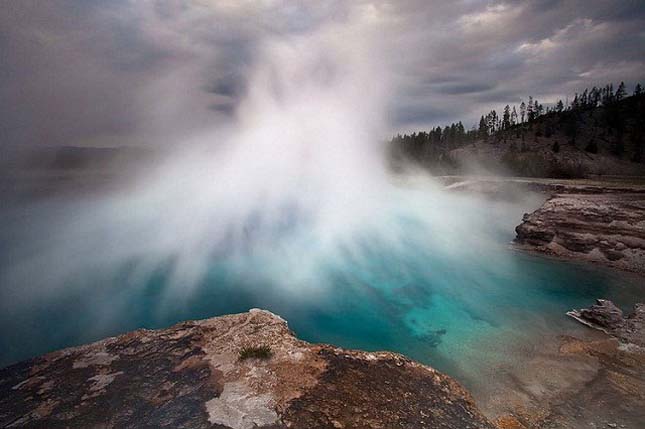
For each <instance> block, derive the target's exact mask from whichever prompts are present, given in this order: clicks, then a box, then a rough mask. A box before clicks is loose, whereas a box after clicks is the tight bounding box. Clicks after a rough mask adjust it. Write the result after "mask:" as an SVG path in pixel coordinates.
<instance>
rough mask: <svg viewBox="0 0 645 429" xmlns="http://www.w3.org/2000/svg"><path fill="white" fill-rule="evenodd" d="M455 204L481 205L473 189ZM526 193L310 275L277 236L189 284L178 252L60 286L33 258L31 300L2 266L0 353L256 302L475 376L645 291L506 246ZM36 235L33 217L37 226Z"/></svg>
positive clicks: (354, 341) (304, 322) (15, 258)
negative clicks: (587, 309) (610, 303)
mask: <svg viewBox="0 0 645 429" xmlns="http://www.w3.org/2000/svg"><path fill="white" fill-rule="evenodd" d="M451 204H452V203H451ZM454 204H456V205H457V206H458V208H461V209H463V210H465V211H467V210H471V209H472V210H475V206H473V205H471V203H470V202H469V201H468V200H467V199H464V200H463V201H462V200H460V201H457V202H455V203H454ZM525 205H526V204H524V205H523V204H519V205H518V204H511V203H499V202H489V203H481V202H478V204H477V206H476V209H477V210H478V211H479V212H478V213H479V214H478V218H479V219H480V221H479V222H478V223H477V224H473V223H468V227H471V228H472V227H473V226H477V227H478V228H481V229H485V230H486V231H485V235H486V237H488V238H490V239H487V240H483V239H482V237H481V236H480V235H479V234H478V232H477V231H472V233H463V232H461V233H460V232H459V228H456V227H455V228H454V229H453V230H452V231H451V234H448V235H446V234H443V233H440V232H439V229H441V231H445V229H446V228H450V226H446V225H445V224H444V225H441V226H432V223H430V224H427V223H423V222H416V221H415V220H413V219H410V218H406V217H405V216H403V217H400V218H398V219H397V221H396V222H395V227H392V228H389V229H388V231H390V234H391V235H392V234H393V235H396V237H397V240H396V243H395V244H393V243H392V242H391V241H389V240H382V239H380V238H379V237H378V236H376V237H373V236H369V234H368V235H362V236H360V237H353V238H352V240H351V242H349V243H346V245H343V244H339V245H338V246H337V247H335V248H334V251H333V252H331V253H324V252H320V251H317V250H316V253H317V254H318V255H319V256H318V259H324V261H322V262H321V261H320V260H318V261H317V264H316V266H317V271H315V273H316V275H315V276H305V275H302V270H301V268H302V267H300V266H299V265H302V264H311V260H310V259H309V258H305V257H300V255H297V254H296V255H295V256H294V255H289V256H288V255H287V253H289V252H294V248H293V246H287V245H285V246H281V245H280V240H279V239H276V243H275V246H274V247H272V249H271V251H270V252H269V253H270V254H271V255H270V256H271V257H270V258H269V259H267V258H266V257H267V252H266V251H264V252H263V253H262V254H258V253H257V252H248V254H245V256H244V257H243V258H240V257H236V258H235V259H234V260H233V259H232V258H231V257H230V255H229V254H228V253H227V251H225V250H222V251H221V252H219V253H215V254H213V255H212V257H211V258H210V259H209V261H210V263H209V266H208V269H207V271H206V273H205V275H203V276H202V277H200V279H199V280H198V281H196V282H195V283H194V284H192V285H191V286H190V288H189V290H182V292H181V293H177V290H176V286H175V285H174V284H173V281H172V274H171V272H172V267H173V264H176V261H175V260H174V259H173V258H172V257H168V258H167V259H166V260H165V261H164V263H157V264H155V265H154V267H153V268H152V269H151V268H150V267H149V265H150V264H149V263H148V262H146V261H144V260H143V259H141V260H139V259H136V258H130V259H129V260H128V261H126V262H121V263H119V264H116V265H113V264H110V266H109V269H104V270H101V269H95V268H92V269H89V268H88V269H87V270H83V269H81V270H79V271H77V272H75V274H74V276H75V277H74V278H73V279H72V280H69V278H66V280H65V281H66V282H67V283H66V284H64V287H61V288H57V289H55V292H51V291H47V293H45V289H46V288H47V284H46V282H45V283H43V284H42V285H40V284H39V283H38V282H41V283H42V282H43V281H42V279H43V278H47V270H48V269H50V268H48V267H47V266H43V267H42V271H43V272H42V273H39V272H38V271H39V268H38V266H37V265H28V267H29V270H33V272H30V271H29V270H27V269H25V271H26V272H27V274H26V276H27V278H33V279H34V284H30V285H29V286H30V290H31V293H32V294H31V295H30V297H29V299H23V298H22V297H21V295H20V290H21V289H20V288H19V287H12V286H13V285H12V284H10V282H9V280H8V279H10V277H9V276H5V277H0V278H3V279H4V284H3V288H4V289H3V300H2V303H1V304H0V306H1V310H2V311H1V313H0V365H7V364H10V363H12V362H15V361H18V360H20V359H24V358H28V357H31V356H34V355H37V354H41V353H44V352H47V351H50V350H54V349H58V348H61V347H65V346H70V345H76V344H81V343H85V342H88V341H92V340H96V339H99V338H102V337H105V336H108V335H113V334H117V333H122V332H126V331H129V330H133V329H137V328H141V327H146V328H161V327H165V326H169V325H171V324H173V323H175V322H179V321H182V320H187V319H200V318H207V317H212V316H217V315H222V314H227V313H235V312H242V311H246V310H248V309H249V308H253V307H261V308H265V309H268V310H271V311H273V312H275V313H277V314H279V315H280V316H282V317H283V318H285V319H286V320H288V322H289V325H290V327H291V328H292V329H293V330H294V331H295V333H296V334H297V335H298V336H299V337H300V338H302V339H305V340H308V341H311V342H324V343H331V344H335V345H339V346H343V347H350V348H360V349H367V350H393V351H397V352H401V353H404V354H406V355H408V356H410V357H412V358H414V359H417V360H419V361H422V362H424V363H427V364H430V365H432V366H433V367H435V368H437V369H439V370H442V371H444V372H447V373H448V374H451V375H453V376H455V377H457V378H458V379H459V380H461V381H462V382H463V383H465V384H466V385H473V384H476V383H477V382H479V381H481V380H478V377H481V374H483V373H484V372H485V371H486V370H489V369H490V368H492V367H494V366H495V365H497V364H498V363H499V362H501V361H504V360H509V359H511V360H512V359H513V358H514V357H513V355H512V350H513V349H514V347H516V346H517V345H518V344H522V343H531V342H532V341H536V338H539V337H540V336H541V335H544V334H551V333H566V332H575V331H576V330H578V329H580V328H579V327H578V326H577V324H576V323H575V322H573V321H570V320H569V319H568V318H567V317H566V316H565V312H566V311H567V310H570V309H572V308H580V307H584V306H588V305H590V304H591V303H593V300H594V299H596V298H599V297H604V298H609V299H612V300H614V301H615V302H617V303H618V304H619V305H621V306H623V307H624V308H626V309H627V308H628V307H630V306H631V305H632V304H633V303H634V302H636V301H637V300H639V299H640V300H642V299H643V296H644V293H645V292H644V291H645V289H644V288H643V285H642V284H640V280H639V279H637V278H632V277H630V276H627V275H624V274H621V273H617V272H614V271H609V270H604V269H599V268H597V267H593V266H589V265H581V264H575V263H565V262H559V261H555V260H551V259H547V258H542V257H537V256H531V255H527V254H524V253H521V252H518V251H515V250H513V249H511V248H510V247H509V243H510V241H511V240H512V238H513V227H514V224H515V223H517V220H518V219H520V218H521V213H522V212H523V211H525V210H527V209H531V207H525ZM30 210H32V209H30ZM460 211H461V210H457V211H456V212H460ZM52 212H55V210H52V209H51V208H48V213H52ZM65 213H67V212H65ZM12 216H13V217H10V216H9V215H6V216H5V223H4V224H5V226H6V225H11V228H5V231H4V232H3V239H4V243H5V244H4V245H3V248H2V251H3V253H2V259H1V260H0V267H4V268H5V269H9V268H13V269H14V270H15V267H16V266H18V265H21V264H20V262H21V261H22V259H24V258H25V256H24V255H25V254H26V253H25V252H26V250H24V249H23V250H20V251H18V250H16V249H15V248H14V247H12V246H11V243H12V242H14V243H15V241H16V240H24V239H26V235H27V234H28V233H27V232H26V230H23V229H21V228H20V224H22V223H23V222H24V221H25V219H27V218H29V217H28V216H26V215H25V213H21V214H20V215H19V216H18V215H16V214H15V213H14V214H13V215H12ZM34 216H36V215H34ZM453 226H454V225H453ZM43 228H44V227H43ZM435 228H438V229H435ZM41 233H42V231H41V230H40V229H38V228H37V227H34V226H33V225H30V227H29V234H41ZM305 237H306V238H311V237H309V236H307V235H305ZM451 237H452V239H454V241H451ZM87 240H89V241H91V240H92V236H91V235H90V236H88V237H87ZM299 240H302V236H299ZM95 245H98V243H97V244H95ZM298 246H299V247H298V248H297V249H299V250H300V251H306V250H307V249H308V248H309V249H312V252H313V251H314V250H313V249H314V248H315V244H313V243H311V244H307V245H304V246H303V245H302V244H301V243H300V244H299V245H298ZM281 252H282V253H281ZM274 253H276V254H278V257H276V255H275V254H274ZM69 258H72V259H73V258H79V259H81V255H74V254H66V255H63V258H62V259H61V263H62V261H64V260H67V259H69ZM280 261H282V262H283V263H284V265H282V264H281V262H280ZM144 264H147V267H146V269H145V270H142V269H141V267H142V265H144ZM97 266H100V263H99V264H98V265H97ZM267 272H270V273H271V275H267ZM276 273H278V274H277V275H276ZM40 274H43V275H40ZM30 276H31V277H30ZM13 278H15V276H14V277H13ZM21 278H25V277H24V276H23V277H21ZM57 279H58V277H56V276H53V277H52V282H54V281H61V280H57ZM281 280H282V281H281ZM39 288H42V289H39ZM34 291H35V292H34ZM41 292H42V293H41Z"/></svg>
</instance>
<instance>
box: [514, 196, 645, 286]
mask: <svg viewBox="0 0 645 429" xmlns="http://www.w3.org/2000/svg"><path fill="white" fill-rule="evenodd" d="M515 232H516V233H517V237H516V239H515V241H516V243H517V244H518V246H519V247H520V248H522V249H525V250H532V251H537V252H541V253H546V254H550V255H554V256H558V257H564V258H569V259H577V260H583V261H590V262H597V263H601V264H603V265H608V266H611V267H614V268H618V269H621V270H625V271H632V272H636V273H639V274H645V193H621V192H616V193H600V194H557V195H555V196H553V197H551V198H550V199H549V200H547V201H546V202H545V203H544V205H543V206H542V207H540V208H539V209H538V210H536V211H535V212H533V213H531V214H528V213H527V214H525V215H524V217H523V219H522V223H521V224H520V225H518V226H517V227H516V228H515Z"/></svg>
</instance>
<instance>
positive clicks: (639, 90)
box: [634, 83, 643, 96]
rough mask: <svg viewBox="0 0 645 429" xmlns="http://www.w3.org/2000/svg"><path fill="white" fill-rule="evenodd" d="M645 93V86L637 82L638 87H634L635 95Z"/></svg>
mask: <svg viewBox="0 0 645 429" xmlns="http://www.w3.org/2000/svg"><path fill="white" fill-rule="evenodd" d="M642 93H643V87H642V86H641V84H640V83H637V84H636V87H635V88H634V95H636V96H638V95H641V94H642Z"/></svg>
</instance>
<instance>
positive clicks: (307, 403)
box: [0, 310, 494, 429]
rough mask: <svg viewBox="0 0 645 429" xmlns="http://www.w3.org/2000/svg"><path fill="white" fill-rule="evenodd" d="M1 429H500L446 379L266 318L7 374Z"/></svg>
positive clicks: (85, 352)
mask: <svg viewBox="0 0 645 429" xmlns="http://www.w3.org/2000/svg"><path fill="white" fill-rule="evenodd" d="M260 346H261V347H260ZM253 347H258V348H256V349H254V348H253ZM242 350H246V352H242ZM253 350H256V351H255V352H253ZM247 355H248V356H247ZM0 427H47V428H57V427H86V428H90V427H95V428H98V427H101V428H128V427H132V428H134V427H137V428H138V427H170V428H178V427H182V428H236V429H237V428H240V429H251V428H256V427H262V428H314V427H315V428H350V427H373V428H446V429H447V428H494V426H493V425H492V423H490V422H489V421H488V420H487V419H486V418H485V417H484V416H483V415H482V414H481V412H480V411H479V410H478V409H477V407H476V405H475V404H474V402H473V400H472V398H471V397H470V394H469V393H468V392H467V391H466V390H464V389H463V388H462V387H461V386H460V385H459V384H458V383H457V382H455V381H454V380H453V379H451V378H450V377H448V376H446V375H443V374H441V373H439V372H438V371H435V370H434V369H432V368H430V367H427V366H424V365H421V364H419V363H416V362H414V361H411V360H409V359H407V358H406V357H404V356H401V355H399V354H395V353H389V352H379V353H367V352H361V351H351V350H344V349H340V348H336V347H332V346H329V345H317V344H309V343H306V342H304V341H301V340H298V339H297V338H296V337H295V336H294V335H293V334H292V332H291V331H290V330H289V329H288V327H287V323H286V322H285V321H284V320H283V319H281V318H280V317H278V316H276V315H274V314H272V313H270V312H268V311H263V310H251V311H250V312H248V313H242V314H236V315H229V316H222V317H215V318H212V319H206V320H200V321H192V322H184V323H180V324H178V325H175V326H173V327H170V328H167V329H161V330H154V331H152V330H138V331H134V332H131V333H128V334H124V335H121V336H118V337H113V338H108V339H105V340H102V341H99V342H96V343H93V344H89V345H86V346H81V347H75V348H69V349H65V350H61V351H58V352H54V353H50V354H47V355H44V356H42V357H38V358H34V359H31V360H28V361H24V362H21V363H18V364H15V365H12V366H9V367H7V368H4V369H2V370H0Z"/></svg>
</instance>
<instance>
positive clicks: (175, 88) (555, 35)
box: [0, 0, 645, 145]
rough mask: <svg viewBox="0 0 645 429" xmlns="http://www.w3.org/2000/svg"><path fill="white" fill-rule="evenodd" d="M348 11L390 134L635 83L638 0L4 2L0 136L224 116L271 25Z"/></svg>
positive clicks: (150, 133)
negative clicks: (384, 91)
mask: <svg viewBox="0 0 645 429" xmlns="http://www.w3.org/2000/svg"><path fill="white" fill-rule="evenodd" d="M356 14H365V15H367V14H372V15H374V16H375V17H377V18H378V19H374V20H373V22H374V24H373V25H374V30H375V31H374V33H375V34H378V35H379V36H378V37H379V39H378V44H377V46H378V48H377V49H378V52H376V53H375V54H376V55H377V56H379V57H381V58H383V61H382V64H383V67H388V68H389V69H391V72H392V73H391V74H392V83H393V88H392V90H391V92H390V93H389V110H390V114H389V115H388V117H389V118H390V119H391V120H392V124H391V127H390V128H391V129H392V132H395V131H399V130H401V131H404V130H412V129H415V128H421V127H422V128H429V127H432V126H435V125H443V124H444V123H446V122H452V121H458V120H462V121H464V123H465V125H466V126H470V125H471V124H472V123H474V122H475V121H476V120H477V118H478V117H479V115H480V114H481V113H483V112H485V111H487V110H490V109H491V108H495V109H498V110H499V109H500V108H501V107H503V105H505V104H507V103H519V101H520V99H522V98H526V97H527V96H528V95H533V96H534V97H536V98H538V99H539V100H540V101H543V102H545V103H548V102H554V101H555V100H557V98H559V97H566V96H567V95H570V94H573V93H574V92H575V91H579V90H581V89H582V88H584V87H585V86H592V85H601V84H604V83H606V82H608V81H613V82H617V81H619V80H625V82H626V83H627V84H628V86H630V87H631V86H632V85H633V84H635V83H636V82H637V81H645V60H643V58H645V30H643V28H645V6H644V5H643V4H642V2H631V1H624V2H623V1H587V0H563V1H558V0H544V1H533V2H513V1H508V2H506V1H498V2H492V3H491V2H487V1H472V0H468V1H466V0H464V1H457V2H443V1H434V2H428V1H422V0H403V1H398V2H392V3H388V2H384V1H383V2H378V1H375V2H370V1H367V0H365V1H360V2H355V1H352V2H349V1H342V0H327V1H319V2H311V3H306V2H285V1H277V0H276V1H269V2H263V3H260V4H258V3H257V2H251V1H224V0H222V1H218V2H208V1H198V0H193V1H180V0H157V1H153V2H131V1H126V0H118V1H109V2H106V1H78V0H77V1H72V0H52V1H48V2H40V1H35V0H8V1H7V2H5V3H4V4H3V8H2V9H1V10H0V53H1V56H2V63H1V64H2V65H1V66H0V144H3V145H5V144H6V145H25V144H85V145H114V144H140V143H150V142H162V143H163V142H171V141H172V140H173V139H175V138H176V137H178V136H183V135H187V134H189V133H191V130H196V129H200V128H202V127H205V126H212V125H213V124H218V123H222V124H224V123H226V122H227V121H228V120H229V119H230V116H231V115H232V114H234V112H235V108H236V106H237V103H238V102H239V100H240V98H241V97H243V96H244V93H245V90H246V82H247V80H248V79H249V72H250V70H251V69H252V66H253V64H254V61H256V60H257V56H258V49H259V48H260V47H261V46H262V43H264V42H265V41H266V40H267V38H271V37H288V36H290V35H303V34H305V35H306V34H308V33H311V32H314V31H316V29H317V28H319V27H321V26H323V25H327V24H330V23H334V24H338V25H344V24H346V25H351V23H352V22H354V21H352V20H350V19H349V17H350V16H353V15H356Z"/></svg>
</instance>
